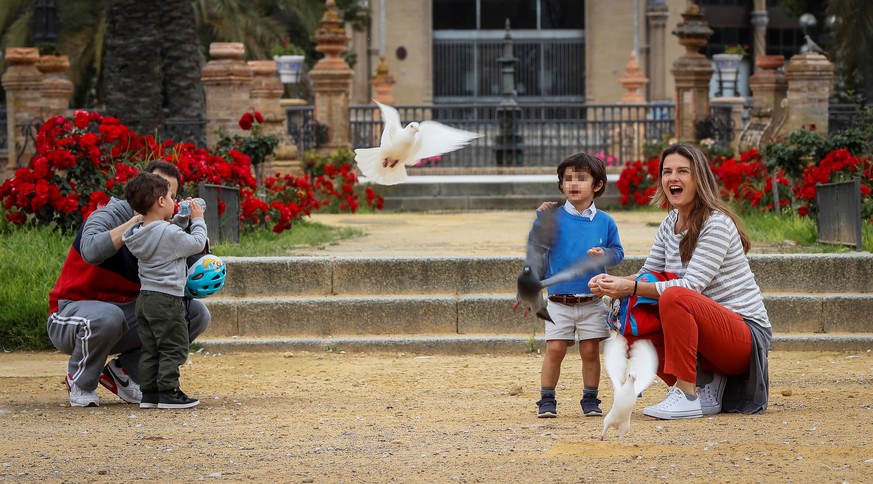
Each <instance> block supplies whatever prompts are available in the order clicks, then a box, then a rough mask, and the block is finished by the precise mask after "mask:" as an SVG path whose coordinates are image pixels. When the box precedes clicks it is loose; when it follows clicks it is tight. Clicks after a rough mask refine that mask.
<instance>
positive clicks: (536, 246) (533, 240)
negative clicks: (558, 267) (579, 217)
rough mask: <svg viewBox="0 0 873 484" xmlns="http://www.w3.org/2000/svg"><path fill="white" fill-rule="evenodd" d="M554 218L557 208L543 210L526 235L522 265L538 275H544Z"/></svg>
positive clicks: (553, 229) (551, 240)
mask: <svg viewBox="0 0 873 484" xmlns="http://www.w3.org/2000/svg"><path fill="white" fill-rule="evenodd" d="M556 218H557V209H554V208H552V209H548V210H544V211H543V212H542V213H540V214H539V216H538V217H537V220H536V221H535V222H534V224H533V227H532V228H531V229H530V234H528V237H527V248H526V251H525V256H524V265H525V266H528V267H530V268H531V270H532V271H533V272H534V273H536V274H537V275H538V276H539V277H543V276H545V275H546V268H547V267H546V266H547V254H548V252H549V250H550V249H551V248H552V243H553V241H554V240H555V232H556V230H557V227H556V223H555V220H556Z"/></svg>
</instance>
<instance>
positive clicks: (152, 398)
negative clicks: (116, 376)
mask: <svg viewBox="0 0 873 484" xmlns="http://www.w3.org/2000/svg"><path fill="white" fill-rule="evenodd" d="M159 394H160V393H159V392H158V391H157V390H143V391H142V401H141V402H139V408H158V401H159V396H158V395H159Z"/></svg>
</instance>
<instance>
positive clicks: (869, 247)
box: [743, 212, 873, 253]
mask: <svg viewBox="0 0 873 484" xmlns="http://www.w3.org/2000/svg"><path fill="white" fill-rule="evenodd" d="M743 223H744V224H745V225H746V234H748V236H749V238H750V239H752V247H753V248H754V247H755V243H756V242H757V243H762V242H777V243H785V244H787V245H789V246H796V247H797V249H796V250H790V249H786V250H785V251H789V252H801V253H808V252H812V253H818V252H827V253H841V252H851V251H852V249H851V248H850V247H846V246H842V245H837V244H821V243H818V242H816V239H817V238H818V225H817V224H816V221H815V218H814V217H803V216H800V215H797V214H796V213H792V212H788V213H785V212H783V214H782V215H777V214H775V213H773V212H749V213H744V214H743ZM861 240H862V244H863V246H864V250H865V251H867V252H871V251H873V224H871V223H864V224H863V225H862V227H861Z"/></svg>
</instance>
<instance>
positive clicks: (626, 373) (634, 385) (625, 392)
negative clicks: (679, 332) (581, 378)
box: [600, 333, 658, 442]
mask: <svg viewBox="0 0 873 484" xmlns="http://www.w3.org/2000/svg"><path fill="white" fill-rule="evenodd" d="M603 360H604V364H605V365H606V373H607V374H608V375H609V379H610V380H612V387H613V388H614V389H615V397H614V399H613V403H612V408H611V409H610V410H609V413H607V414H606V417H604V419H603V432H602V433H601V434H600V440H603V438H604V437H605V436H606V430H607V429H608V428H610V427H613V428H615V429H616V430H618V440H619V442H620V441H621V440H622V439H624V436H625V434H626V433H627V431H628V430H629V429H630V420H631V413H633V410H634V404H635V403H636V401H637V395H639V394H640V393H642V391H643V390H645V389H646V388H648V386H649V385H651V384H652V382H653V381H655V376H656V374H657V371H658V353H657V352H656V351H655V346H654V345H652V342H651V341H649V340H645V339H640V340H637V341H636V342H634V344H633V345H632V346H631V349H630V360H628V348H627V340H626V339H625V337H624V336H622V335H620V334H618V333H614V334H613V336H612V337H610V338H609V339H607V340H606V342H605V343H604V344H603Z"/></svg>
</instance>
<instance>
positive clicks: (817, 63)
mask: <svg viewBox="0 0 873 484" xmlns="http://www.w3.org/2000/svg"><path fill="white" fill-rule="evenodd" d="M785 78H786V79H787V80H788V94H787V96H786V100H787V104H788V106H787V108H788V119H786V120H785V124H784V125H783V126H782V130H781V131H780V132H781V133H790V132H792V131H795V130H798V129H801V128H803V127H804V126H806V127H808V126H809V125H811V124H814V125H815V128H816V131H818V132H820V133H827V132H828V99H829V98H830V96H831V85H832V84H833V82H834V65H833V64H831V63H830V61H828V58H827V57H825V56H823V55H821V54H816V53H813V52H808V53H805V54H798V55H796V56H794V57H792V58H791V60H789V61H788V63H787V64H785Z"/></svg>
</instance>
